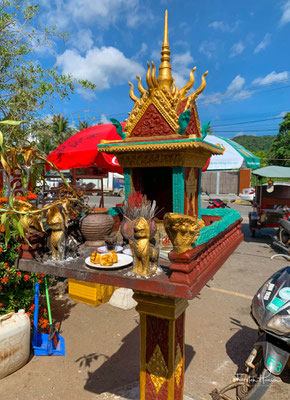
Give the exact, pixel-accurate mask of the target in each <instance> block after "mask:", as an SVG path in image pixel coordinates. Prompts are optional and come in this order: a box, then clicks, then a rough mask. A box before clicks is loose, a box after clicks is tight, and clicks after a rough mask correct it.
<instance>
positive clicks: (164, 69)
mask: <svg viewBox="0 0 290 400" xmlns="http://www.w3.org/2000/svg"><path fill="white" fill-rule="evenodd" d="M157 81H158V84H159V87H161V88H165V89H167V90H168V91H170V92H171V86H172V83H173V78H172V75H171V65H170V50H169V42H168V11H167V10H166V11H165V20H164V35H163V44H162V50H161V64H160V67H159V75H158V78H157Z"/></svg>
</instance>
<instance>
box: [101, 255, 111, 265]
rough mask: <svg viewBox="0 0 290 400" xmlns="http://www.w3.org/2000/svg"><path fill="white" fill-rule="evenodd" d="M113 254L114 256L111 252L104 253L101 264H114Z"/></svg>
mask: <svg viewBox="0 0 290 400" xmlns="http://www.w3.org/2000/svg"><path fill="white" fill-rule="evenodd" d="M113 263H114V262H113V256H112V254H111V253H109V254H103V255H102V256H101V261H100V264H101V265H102V266H103V267H108V266H109V265H113Z"/></svg>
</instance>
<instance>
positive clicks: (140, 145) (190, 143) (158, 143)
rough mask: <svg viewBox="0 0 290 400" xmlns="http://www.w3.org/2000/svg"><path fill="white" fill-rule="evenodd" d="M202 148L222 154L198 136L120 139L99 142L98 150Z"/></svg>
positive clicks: (143, 150) (130, 150)
mask: <svg viewBox="0 0 290 400" xmlns="http://www.w3.org/2000/svg"><path fill="white" fill-rule="evenodd" d="M194 149H203V150H207V151H209V152H210V153H212V154H222V153H223V149H222V148H221V147H219V146H216V145H214V144H211V143H208V142H206V141H205V140H202V139H199V138H192V139H172V140H168V139H166V140H152V141H126V140H124V141H120V142H115V143H112V142H111V143H101V144H99V145H98V150H99V151H100V152H103V153H109V154H111V153H113V154H119V153H127V152H140V151H142V152H145V151H146V152H147V151H166V150H167V151H168V150H169V151H176V150H194Z"/></svg>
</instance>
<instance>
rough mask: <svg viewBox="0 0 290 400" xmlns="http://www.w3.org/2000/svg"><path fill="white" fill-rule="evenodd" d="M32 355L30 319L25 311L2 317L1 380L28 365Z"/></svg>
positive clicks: (0, 320) (0, 339)
mask: <svg viewBox="0 0 290 400" xmlns="http://www.w3.org/2000/svg"><path fill="white" fill-rule="evenodd" d="M29 353H30V319H29V317H28V315H27V314H26V313H25V311H24V310H19V311H18V313H10V314H6V315H3V316H2V317H0V379H2V378H4V377H5V376H7V375H9V374H11V373H12V372H14V371H16V370H17V369H19V368H21V367H23V365H24V364H26V362H27V360H28V357H29Z"/></svg>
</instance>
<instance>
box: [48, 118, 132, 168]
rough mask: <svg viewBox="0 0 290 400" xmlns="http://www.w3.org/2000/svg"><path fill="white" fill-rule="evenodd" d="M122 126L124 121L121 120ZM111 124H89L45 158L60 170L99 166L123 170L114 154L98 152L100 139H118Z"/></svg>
mask: <svg viewBox="0 0 290 400" xmlns="http://www.w3.org/2000/svg"><path fill="white" fill-rule="evenodd" d="M121 125H122V127H123V128H124V126H125V122H122V124H121ZM120 139H121V137H120V136H119V135H118V133H117V130H116V128H115V126H114V125H113V124H103V125H97V126H91V127H90V128H87V129H84V130H82V131H80V132H78V133H76V134H75V135H73V136H71V137H70V138H69V139H67V140H66V141H65V142H64V143H62V144H61V145H60V146H58V147H57V148H56V149H54V150H53V151H52V152H51V153H50V154H49V155H48V156H47V158H48V159H49V160H51V161H52V162H53V163H54V164H55V165H56V166H57V167H58V168H59V169H60V170H64V169H72V168H87V167H93V166H96V167H100V168H106V169H107V170H108V171H110V172H121V173H122V172H123V169H122V167H121V166H120V164H119V163H118V160H117V158H116V157H115V156H113V155H111V154H104V153H99V152H98V148H97V145H98V144H99V143H100V142H101V140H120Z"/></svg>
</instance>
